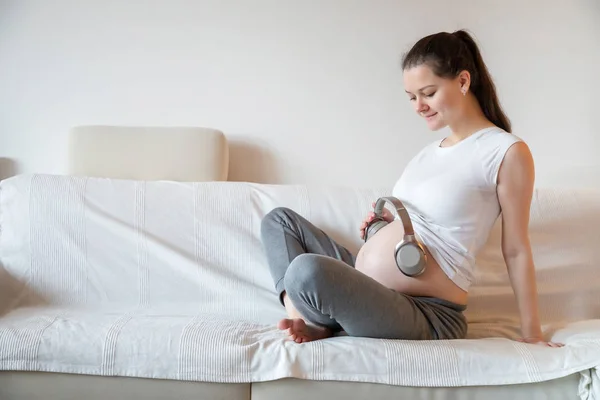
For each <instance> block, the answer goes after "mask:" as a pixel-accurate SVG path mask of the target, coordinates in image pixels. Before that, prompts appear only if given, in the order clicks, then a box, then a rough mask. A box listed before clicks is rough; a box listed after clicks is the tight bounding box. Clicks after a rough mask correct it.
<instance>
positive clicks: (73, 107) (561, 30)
mask: <svg viewBox="0 0 600 400" xmlns="http://www.w3.org/2000/svg"><path fill="white" fill-rule="evenodd" d="M463 27H464V28H467V29H469V30H471V31H472V32H473V33H474V34H475V36H476V38H477V40H478V42H479V43H480V45H481V48H482V52H483V55H484V58H485V59H486V61H487V63H488V66H489V68H490V70H491V72H492V74H493V76H494V78H495V80H496V83H497V86H498V89H499V94H500V96H501V99H502V102H503V104H504V106H505V109H506V111H507V113H508V115H509V117H510V118H511V120H512V122H513V127H514V132H515V133H516V134H517V135H519V136H521V137H522V138H524V139H525V140H526V141H527V142H528V143H529V145H530V146H531V148H532V151H533V153H534V157H535V159H536V163H537V177H538V178H537V182H538V185H545V184H561V185H573V184H576V185H588V184H594V183H596V184H600V172H599V171H600V161H598V158H597V155H598V152H599V150H600V129H599V128H598V125H597V116H598V110H597V108H598V104H599V102H598V93H600V77H599V74H598V71H599V68H600V67H599V65H600V40H599V39H600V2H598V1H597V0H564V1H542V0H536V1H531V0H529V1H527V2H525V1H522V0H504V1H502V2H499V1H492V0H489V1H474V0H472V1H467V0H461V1H453V2H449V1H446V0H427V1H419V2H415V1H392V0H387V1H386V0H303V1H292V0H252V1H249V0H237V1H235V0H205V1H202V0H198V1H183V0H177V1H175V0H169V1H168V0H164V1H159V0H154V1H150V0H147V1H142V0H129V1H117V0H102V1H101V0H97V1H93V0H72V1H67V0H53V1H47V0H38V1H35V0H0V157H4V158H8V159H11V160H13V165H15V164H16V171H17V172H50V173H64V172H65V171H66V149H67V145H66V139H67V132H68V130H69V128H70V127H71V126H74V125H80V124H121V125H166V126H173V125H188V126H189V125H192V126H208V127H214V128H218V129H221V130H223V131H224V132H225V134H226V135H227V137H228V139H229V140H230V141H231V142H232V151H231V156H232V160H231V168H230V170H231V179H232V180H250V181H257V182H273V183H333V184H342V185H355V186H387V185H392V184H393V182H394V181H395V180H396V179H397V177H398V176H399V174H400V173H401V171H402V168H403V167H404V165H405V164H406V162H407V161H408V160H409V158H410V157H411V156H412V155H413V154H414V153H415V152H416V151H417V150H418V149H420V148H421V147H422V146H423V145H425V144H426V143H428V142H429V141H431V140H434V139H437V138H441V137H442V135H444V134H446V133H447V132H446V131H443V132H438V133H431V132H429V131H427V129H426V126H425V124H424V122H423V121H421V120H420V119H419V118H418V117H417V116H416V114H415V113H414V112H413V110H412V108H411V106H410V104H409V102H408V100H407V97H406V95H405V93H404V92H403V86H402V74H401V70H400V68H399V61H400V56H401V54H402V52H404V51H406V50H408V48H409V47H410V45H411V44H412V43H414V41H416V40H417V39H418V38H420V37H421V36H423V35H426V34H429V33H432V32H437V31H441V30H449V31H452V30H455V29H457V28H463ZM13 168H14V167H13Z"/></svg>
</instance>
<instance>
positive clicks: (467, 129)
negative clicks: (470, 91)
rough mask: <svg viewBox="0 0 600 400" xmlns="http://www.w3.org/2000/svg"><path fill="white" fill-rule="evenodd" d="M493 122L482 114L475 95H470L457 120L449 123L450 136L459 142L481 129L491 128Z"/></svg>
mask: <svg viewBox="0 0 600 400" xmlns="http://www.w3.org/2000/svg"><path fill="white" fill-rule="evenodd" d="M493 126H494V124H493V123H492V122H491V121H490V120H489V119H488V118H487V117H486V116H485V114H483V111H482V110H481V107H480V106H479V103H477V99H476V98H475V96H472V95H471V101H470V104H468V105H467V106H466V107H465V111H464V113H462V115H461V116H460V117H459V118H457V121H456V122H455V123H453V124H450V125H449V128H450V131H451V132H452V133H451V135H450V137H451V139H452V141H453V142H454V143H456V142H459V141H461V140H463V139H465V138H467V137H469V136H471V135H472V134H473V133H475V132H478V131H480V130H481V129H485V128H491V127H493Z"/></svg>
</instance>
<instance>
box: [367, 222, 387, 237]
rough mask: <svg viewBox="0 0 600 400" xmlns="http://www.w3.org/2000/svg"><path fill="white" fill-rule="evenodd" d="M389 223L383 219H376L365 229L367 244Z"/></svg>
mask: <svg viewBox="0 0 600 400" xmlns="http://www.w3.org/2000/svg"><path fill="white" fill-rule="evenodd" d="M387 224H388V223H387V222H386V221H384V220H382V219H379V218H378V219H374V220H373V221H371V223H370V224H369V225H368V226H367V229H365V242H366V241H367V240H369V239H370V238H372V237H373V236H375V234H376V233H377V231H379V230H380V229H381V228H383V227H384V226H386V225H387Z"/></svg>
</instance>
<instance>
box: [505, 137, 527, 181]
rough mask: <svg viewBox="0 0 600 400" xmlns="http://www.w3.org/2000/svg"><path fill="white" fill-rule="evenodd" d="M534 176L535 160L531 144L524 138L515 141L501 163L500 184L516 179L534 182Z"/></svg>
mask: <svg viewBox="0 0 600 400" xmlns="http://www.w3.org/2000/svg"><path fill="white" fill-rule="evenodd" d="M534 176H535V162H534V159H533V154H532V153H531V149H530V148H529V145H528V144H527V143H526V142H525V141H523V140H520V141H517V142H515V143H514V144H512V145H511V146H510V147H509V148H508V150H507V151H506V154H505V156H504V160H503V161H502V163H501V164H500V170H499V172H498V185H502V184H503V183H506V182H516V181H521V182H523V183H526V182H529V183H530V184H532V183H533V182H532V180H533V179H534Z"/></svg>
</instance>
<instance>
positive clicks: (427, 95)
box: [425, 92, 435, 97]
mask: <svg viewBox="0 0 600 400" xmlns="http://www.w3.org/2000/svg"><path fill="white" fill-rule="evenodd" d="M434 94H435V92H433V93H430V94H426V95H425V97H433V95H434Z"/></svg>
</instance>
